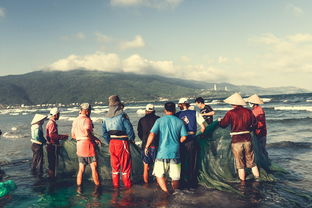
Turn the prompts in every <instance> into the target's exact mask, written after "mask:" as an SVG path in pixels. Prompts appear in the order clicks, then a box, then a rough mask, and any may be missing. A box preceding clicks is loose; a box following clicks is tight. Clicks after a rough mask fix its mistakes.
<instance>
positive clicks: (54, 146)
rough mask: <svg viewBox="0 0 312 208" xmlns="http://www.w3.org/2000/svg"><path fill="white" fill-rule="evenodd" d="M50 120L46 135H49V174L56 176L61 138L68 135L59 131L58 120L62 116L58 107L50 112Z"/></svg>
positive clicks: (65, 137) (63, 138)
mask: <svg viewBox="0 0 312 208" xmlns="http://www.w3.org/2000/svg"><path fill="white" fill-rule="evenodd" d="M49 118H50V119H49V121H48V123H47V125H46V137H47V153H48V154H47V155H48V163H49V165H48V175H49V177H51V178H53V177H55V176H56V172H55V171H56V163H57V159H58V158H57V155H58V152H59V148H58V146H59V140H65V139H67V138H68V135H62V134H59V133H58V127H57V124H56V121H57V120H59V118H60V111H59V109H58V108H52V109H51V110H50V114H49Z"/></svg>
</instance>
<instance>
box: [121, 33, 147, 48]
mask: <svg viewBox="0 0 312 208" xmlns="http://www.w3.org/2000/svg"><path fill="white" fill-rule="evenodd" d="M144 46H145V42H144V40H143V38H142V36H140V35H137V36H135V38H134V40H131V41H124V42H121V43H120V49H121V50H126V49H131V48H142V47H144Z"/></svg>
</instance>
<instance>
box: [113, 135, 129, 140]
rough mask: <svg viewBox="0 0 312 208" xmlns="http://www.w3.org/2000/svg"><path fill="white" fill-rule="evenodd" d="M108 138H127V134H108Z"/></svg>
mask: <svg viewBox="0 0 312 208" xmlns="http://www.w3.org/2000/svg"><path fill="white" fill-rule="evenodd" d="M110 138H112V139H118V138H128V135H121V136H117V135H110Z"/></svg>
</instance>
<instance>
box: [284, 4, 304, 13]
mask: <svg viewBox="0 0 312 208" xmlns="http://www.w3.org/2000/svg"><path fill="white" fill-rule="evenodd" d="M286 10H287V11H289V12H291V14H293V15H295V16H301V15H303V14H304V12H303V10H302V9H301V8H300V7H298V6H295V5H293V4H287V5H286Z"/></svg>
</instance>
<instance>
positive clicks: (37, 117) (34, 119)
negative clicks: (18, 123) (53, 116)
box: [31, 114, 47, 125]
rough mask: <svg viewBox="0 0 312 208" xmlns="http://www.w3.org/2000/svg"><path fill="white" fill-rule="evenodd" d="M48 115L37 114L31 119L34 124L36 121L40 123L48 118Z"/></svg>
mask: <svg viewBox="0 0 312 208" xmlns="http://www.w3.org/2000/svg"><path fill="white" fill-rule="evenodd" d="M46 118H47V116H46V115H42V114H36V115H35V116H34V118H33V120H32V121H31V125H34V124H35V123H38V122H40V121H42V120H44V119H46Z"/></svg>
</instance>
